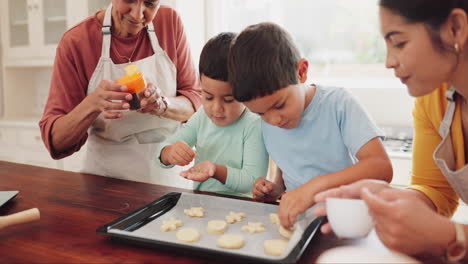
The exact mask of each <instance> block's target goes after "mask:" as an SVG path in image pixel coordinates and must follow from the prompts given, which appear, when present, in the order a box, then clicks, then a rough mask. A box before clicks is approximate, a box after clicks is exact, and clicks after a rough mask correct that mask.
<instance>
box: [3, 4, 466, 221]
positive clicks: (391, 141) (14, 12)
mask: <svg viewBox="0 0 468 264" xmlns="http://www.w3.org/2000/svg"><path fill="white" fill-rule="evenodd" d="M110 2H111V0H80V1H76V0H1V1H0V14H1V17H0V35H1V42H0V143H1V146H2V147H1V148H0V160H6V161H12V162H19V163H27V164H32V165H37V166H45V167H51V168H57V169H63V170H72V171H77V170H78V169H79V168H80V163H81V160H82V159H83V152H84V151H83V150H82V151H80V152H78V153H75V154H74V155H72V156H71V157H69V158H66V159H62V160H53V159H51V158H50V156H49V154H48V152H47V150H46V149H45V147H44V145H43V143H42V140H41V137H40V132H39V128H38V121H39V119H40V117H41V115H42V111H43V108H44V104H45V102H46V99H47V95H48V89H49V82H50V77H51V73H52V65H53V61H54V55H55V48H56V46H57V43H58V42H59V41H60V39H61V36H62V34H63V33H64V32H65V31H66V30H67V29H69V28H71V27H73V26H74V25H75V24H77V23H79V22H80V21H81V20H83V19H84V18H86V17H87V16H90V15H93V14H95V13H96V12H97V11H98V10H100V9H103V8H105V7H107V6H108V4H109V3H110ZM162 3H163V4H166V5H169V6H171V7H173V8H174V9H176V10H177V11H178V12H179V14H180V16H181V17H182V20H183V22H184V26H185V30H186V34H187V37H188V40H189V43H190V46H191V50H192V54H193V61H194V63H195V64H196V65H198V56H199V54H200V51H201V49H202V47H203V45H204V43H205V41H206V40H207V39H209V38H210V37H212V36H214V35H216V34H217V33H219V32H221V31H234V32H239V31H240V30H242V29H243V28H244V27H245V26H247V25H250V24H253V23H258V22H262V21H272V22H275V23H278V24H280V25H282V26H283V27H284V28H286V29H287V30H288V31H289V32H290V33H291V34H292V35H293V36H294V37H295V39H296V41H297V43H298V45H299V47H300V49H301V50H302V52H303V56H304V57H305V58H307V59H308V60H309V63H310V71H309V82H310V83H319V84H325V85H337V86H342V87H346V88H349V89H351V91H352V93H353V94H354V95H355V96H356V97H357V98H358V99H359V101H361V102H362V103H363V104H364V106H365V107H366V108H367V110H368V111H369V113H370V114H371V115H372V116H373V118H374V119H375V120H376V122H377V124H378V125H379V126H380V127H381V128H382V129H383V130H384V131H385V134H386V140H385V142H384V143H385V145H386V148H387V150H388V152H389V155H390V157H391V160H392V163H393V167H394V180H393V182H392V184H394V185H396V186H404V185H407V184H409V175H410V170H411V142H412V132H413V129H412V115H411V111H412V107H413V98H411V97H410V96H409V95H408V94H407V92H406V88H405V87H404V85H402V84H401V83H400V82H399V80H398V79H396V78H395V77H394V76H393V71H392V70H388V69H386V68H385V66H384V61H385V45H384V41H383V39H382V37H381V35H380V32H379V22H378V7H377V0H354V1H349V0H314V1H310V0H162ZM464 210H465V207H462V208H461V209H460V210H459V212H458V213H457V215H456V216H455V217H459V216H460V214H461V213H462V212H464ZM465 219H467V218H465Z"/></svg>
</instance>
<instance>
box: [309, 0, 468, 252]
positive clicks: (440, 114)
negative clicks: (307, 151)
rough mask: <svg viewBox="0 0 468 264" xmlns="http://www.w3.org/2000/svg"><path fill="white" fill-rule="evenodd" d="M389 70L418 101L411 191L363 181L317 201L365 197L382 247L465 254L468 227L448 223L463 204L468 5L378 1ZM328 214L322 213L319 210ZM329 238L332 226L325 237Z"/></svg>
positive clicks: (459, 0) (467, 189)
mask: <svg viewBox="0 0 468 264" xmlns="http://www.w3.org/2000/svg"><path fill="white" fill-rule="evenodd" d="M379 4H380V21H381V31H382V34H383V36H384V38H385V42H386V45H387V60H386V66H387V67H388V68H391V69H393V70H394V72H395V75H396V77H398V78H400V80H401V81H402V82H403V83H404V84H406V86H407V87H408V92H409V94H410V95H412V96H415V97H417V99H416V102H415V107H414V111H413V116H414V129H415V132H414V143H413V168H412V180H411V186H409V187H407V188H406V189H405V190H402V189H396V188H391V187H390V186H389V185H388V184H386V183H384V182H380V181H371V180H364V181H359V182H356V183H354V184H351V185H347V186H342V187H340V188H336V189H331V190H328V191H325V192H322V193H319V194H317V196H316V197H315V198H316V201H317V202H322V201H325V199H326V197H351V198H362V199H364V200H365V201H366V203H367V205H368V207H369V211H370V214H371V215H372V217H373V219H374V221H375V229H376V232H377V234H378V236H379V238H380V239H381V240H382V242H383V243H384V244H385V245H386V246H388V247H389V248H391V249H394V250H397V251H400V252H403V253H406V254H409V255H416V254H421V253H430V254H434V255H438V256H442V255H444V254H445V255H446V256H447V257H448V260H450V261H453V260H461V259H463V258H464V256H465V255H466V254H465V252H466V247H467V243H466V242H465V241H466V237H467V235H468V226H467V225H462V224H459V223H455V222H452V221H450V218H449V217H451V216H452V215H453V213H454V211H455V210H456V208H457V206H458V199H459V198H461V199H462V200H463V201H465V202H466V203H468V166H466V164H467V160H468V159H467V155H468V101H467V100H468V53H467V50H468V15H467V13H468V1H467V0H431V1H427V0H410V1H401V0H380V2H379ZM316 212H317V213H318V214H321V215H324V214H326V212H325V210H324V208H323V207H321V208H319V209H317V210H316ZM330 231H331V227H330V226H329V225H325V226H323V227H322V232H325V233H328V232H330Z"/></svg>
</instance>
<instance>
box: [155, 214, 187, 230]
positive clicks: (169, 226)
mask: <svg viewBox="0 0 468 264" xmlns="http://www.w3.org/2000/svg"><path fill="white" fill-rule="evenodd" d="M179 226H182V221H180V220H178V219H175V218H174V217H171V218H170V219H169V220H163V222H162V225H161V228H160V229H161V231H163V232H167V231H174V230H176V229H177V228H178V227H179Z"/></svg>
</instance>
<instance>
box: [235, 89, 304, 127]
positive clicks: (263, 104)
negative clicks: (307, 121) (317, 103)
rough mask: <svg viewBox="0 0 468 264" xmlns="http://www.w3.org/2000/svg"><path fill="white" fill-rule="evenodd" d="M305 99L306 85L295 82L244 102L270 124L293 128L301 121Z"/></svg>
mask: <svg viewBox="0 0 468 264" xmlns="http://www.w3.org/2000/svg"><path fill="white" fill-rule="evenodd" d="M305 101H306V100H305V88H304V85H303V84H295V85H289V86H287V87H286V88H283V89H281V90H278V91H276V92H274V93H273V94H271V95H267V96H264V97H259V98H256V99H253V100H251V101H248V102H245V103H244V104H245V106H247V108H249V110H250V111H252V112H254V113H257V114H259V115H260V116H261V117H262V119H263V121H265V122H267V123H268V124H270V125H273V126H277V127H280V128H284V129H292V128H295V127H297V126H298V124H299V123H300V122H301V117H302V112H303V111H304V108H305V103H306V102H305Z"/></svg>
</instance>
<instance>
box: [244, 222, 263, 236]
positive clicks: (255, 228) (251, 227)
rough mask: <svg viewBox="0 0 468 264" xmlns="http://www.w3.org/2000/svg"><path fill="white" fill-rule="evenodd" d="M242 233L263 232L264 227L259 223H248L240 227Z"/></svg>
mask: <svg viewBox="0 0 468 264" xmlns="http://www.w3.org/2000/svg"><path fill="white" fill-rule="evenodd" d="M242 231H244V232H248V233H252V234H253V233H259V232H263V231H265V227H264V226H263V223H261V222H248V223H247V225H245V226H243V227H242Z"/></svg>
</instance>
